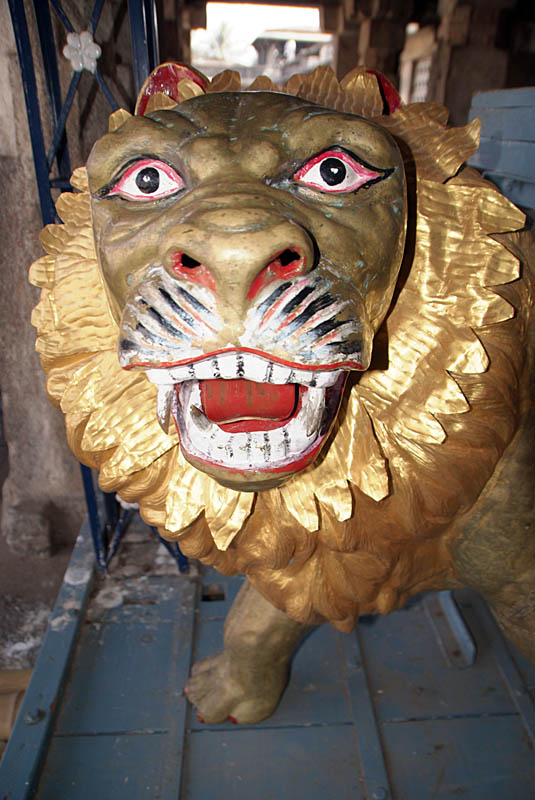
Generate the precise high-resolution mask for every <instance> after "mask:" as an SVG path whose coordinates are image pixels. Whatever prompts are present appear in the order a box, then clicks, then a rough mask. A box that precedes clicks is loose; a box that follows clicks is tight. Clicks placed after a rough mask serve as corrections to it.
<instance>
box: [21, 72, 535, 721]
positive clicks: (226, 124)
mask: <svg viewBox="0 0 535 800" xmlns="http://www.w3.org/2000/svg"><path fill="white" fill-rule="evenodd" d="M446 122H447V112H446V110H445V109H444V108H443V107H442V106H441V105H439V104H436V103H417V104H413V105H406V106H404V105H402V104H401V102H400V100H399V98H398V96H397V93H396V92H395V90H394V88H393V87H392V86H391V84H389V83H388V81H387V80H386V79H384V78H383V77H382V76H380V75H378V74H377V73H374V72H373V71H366V70H365V69H364V68H360V67H359V68H358V69H356V70H354V71H353V72H351V73H350V74H349V75H348V76H346V78H345V79H343V80H342V81H341V82H338V80H337V79H336V77H335V75H334V73H333V71H332V70H331V69H330V68H325V67H323V68H318V69H317V70H316V71H315V72H313V73H311V74H310V75H295V76H293V77H292V78H291V79H290V81H289V82H288V83H287V84H286V85H285V86H284V87H283V88H282V89H281V88H278V87H277V86H275V85H274V84H273V83H271V81H269V79H267V78H264V77H263V78H259V79H257V80H256V81H255V82H254V83H253V85H252V86H251V87H250V88H249V90H247V91H241V85H240V78H239V75H238V74H237V73H235V72H231V71H226V72H223V73H221V74H220V75H218V76H216V77H215V78H214V79H213V80H212V81H209V80H208V79H206V78H205V77H204V76H202V75H201V74H200V73H198V72H196V71H195V70H193V69H191V68H188V67H185V66H182V65H178V64H174V63H168V64H164V65H162V66H160V67H159V68H158V69H157V70H155V72H154V73H153V74H152V75H151V76H150V77H149V79H148V80H147V82H146V84H145V86H144V87H143V89H142V91H141V93H140V96H139V98H138V102H137V106H136V110H135V114H134V115H131V114H129V113H128V112H126V111H125V110H120V111H117V112H115V113H114V114H112V116H111V117H110V128H109V133H108V134H106V135H105V136H103V137H102V138H101V139H100V140H99V141H98V142H97V143H96V145H95V146H94V148H93V151H92V152H91V155H90V157H89V160H88V163H87V168H80V169H77V170H76V171H75V172H74V175H73V178H72V182H73V185H74V187H75V188H76V189H78V190H79V192H78V193H72V194H63V195H61V197H60V198H59V200H58V213H59V214H60V216H61V218H62V220H63V224H58V225H50V226H48V227H47V228H46V229H45V230H44V231H43V234H42V243H43V245H44V247H45V249H46V251H47V255H45V256H44V257H43V258H41V259H39V260H38V261H37V262H36V263H35V264H33V266H32V269H31V280H32V282H33V283H35V284H36V285H38V286H40V287H42V295H41V301H40V303H39V304H38V306H37V307H36V309H35V311H34V317H33V323H34V325H35V326H36V327H37V330H38V339H37V349H38V351H39V353H40V357H41V360H42V365H43V368H44V370H45V371H46V373H47V377H48V380H47V390H48V394H49V396H50V398H51V400H52V402H53V403H55V404H56V405H58V406H59V407H60V408H61V409H62V411H63V413H64V414H65V419H66V428H67V437H68V441H69V444H70V446H71V448H72V450H73V451H74V453H75V454H76V456H77V457H78V458H79V459H80V460H81V461H82V462H83V463H85V464H87V465H89V466H91V467H93V468H95V469H97V470H99V473H100V479H99V480H100V486H101V488H102V489H103V490H105V491H115V492H117V493H118V494H119V495H120V497H121V498H123V499H124V500H125V501H128V502H136V503H139V506H140V512H141V515H142V516H143V518H144V519H145V520H146V521H147V523H148V524H150V525H153V526H157V527H158V528H159V530H160V532H161V534H162V535H163V536H164V537H166V538H167V539H169V540H178V541H179V542H180V547H181V549H182V550H183V552H184V553H185V554H186V555H188V556H191V557H194V558H198V559H200V560H201V561H202V562H204V563H205V564H211V565H214V566H215V567H216V568H217V569H218V570H220V571H221V572H223V573H224V574H233V573H236V572H243V573H245V574H246V575H247V577H248V580H247V581H246V582H245V584H244V587H243V588H242V590H241V592H240V594H239V596H238V598H237V600H236V602H235V605H234V607H233V609H232V611H231V614H230V616H229V619H228V620H227V624H226V627H225V637H224V638H225V642H224V644H225V649H224V652H223V653H222V654H220V655H219V656H215V657H214V658H211V659H208V660H205V661H203V662H201V663H200V664H198V665H197V666H196V667H194V670H193V675H192V677H191V679H190V683H189V685H188V687H187V693H188V697H189V699H190V700H191V701H192V702H193V703H195V704H196V705H197V707H198V710H199V714H200V716H201V718H202V719H204V720H206V721H207V722H218V721H222V720H225V719H227V718H231V719H233V720H235V721H237V722H240V723H251V722H256V721H258V720H260V719H262V718H264V717H266V716H268V715H269V714H270V713H271V712H272V711H273V709H274V708H275V706H276V705H277V702H278V700H279V697H280V695H281V692H282V690H283V688H284V685H285V682H286V680H287V672H288V661H289V658H290V656H291V653H292V651H293V649H294V647H295V646H296V644H297V643H298V641H299V639H300V638H301V637H302V636H303V635H304V634H305V633H306V632H307V631H308V630H309V628H310V626H312V625H317V624H319V623H322V622H324V621H329V622H330V623H332V624H333V625H334V626H336V628H338V629H339V630H341V631H346V632H347V631H350V630H351V629H352V627H353V625H354V624H355V620H356V619H357V618H358V616H359V615H364V614H377V613H380V614H386V613H388V612H390V611H393V610H395V609H398V608H400V607H401V606H402V605H403V604H404V603H405V601H406V600H407V598H408V597H409V596H410V595H412V594H414V593H419V592H422V591H431V590H438V589H444V588H455V587H459V586H466V585H467V586H471V587H474V588H475V589H477V590H479V591H480V592H482V594H483V595H484V596H485V598H486V599H487V600H488V602H489V603H490V604H491V606H492V608H493V609H494V612H495V614H496V615H497V618H498V619H499V621H500V623H501V625H502V626H503V628H504V630H505V631H506V633H507V634H508V636H509V637H510V638H511V639H512V640H513V641H514V642H515V643H516V644H517V646H518V647H520V648H521V649H522V650H523V651H524V652H525V653H526V654H527V655H528V656H530V657H532V658H534V657H535V636H534V634H535V537H534V535H533V527H532V526H533V488H532V486H533V484H532V480H531V478H530V477H529V476H530V471H529V470H530V466H529V465H530V459H531V458H532V455H533V412H532V411H530V392H531V388H530V387H531V385H532V382H533V375H534V371H533V352H534V345H533V332H534V325H533V275H532V273H531V272H530V270H529V262H530V260H531V263H532V264H533V263H535V258H534V247H533V240H532V238H531V237H530V234H529V232H527V231H526V230H524V231H523V230H522V229H523V228H524V226H525V218H524V215H523V214H522V213H521V212H520V211H519V210H518V209H517V208H515V207H514V206H513V205H512V204H511V203H510V202H508V201H507V200H506V199H504V198H503V197H502V196H501V194H500V193H499V192H498V190H497V189H496V188H495V187H494V186H493V185H492V184H490V183H488V182H486V181H484V180H483V179H482V178H481V177H480V176H479V174H478V173H477V172H476V171H474V170H472V169H469V168H466V167H463V164H464V162H465V161H466V160H467V158H468V157H469V156H470V155H471V154H472V153H473V152H474V151H475V150H476V148H477V146H478V135H479V123H478V121H474V122H472V123H470V124H469V125H468V126H466V127H464V128H457V129H449V128H447V127H446ZM530 337H531V339H530Z"/></svg>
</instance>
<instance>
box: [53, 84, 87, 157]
mask: <svg viewBox="0 0 535 800" xmlns="http://www.w3.org/2000/svg"><path fill="white" fill-rule="evenodd" d="M81 75H82V73H81V71H80V72H74V73H73V75H72V78H71V82H70V84H69V90H68V92H67V96H66V98H65V102H64V103H63V107H62V109H61V113H60V115H59V118H58V125H57V128H56V130H55V131H54V138H53V139H52V144H51V145H50V150H49V151H48V155H47V164H48V171H49V172H50V170H51V169H52V164H53V163H54V158H55V157H56V151H57V149H58V146H59V143H60V140H61V137H62V136H63V133H64V131H65V123H66V122H67V117H68V116H69V111H70V110H71V106H72V103H73V100H74V95H75V94H76V89H77V88H78V84H79V82H80V77H81Z"/></svg>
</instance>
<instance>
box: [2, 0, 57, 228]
mask: <svg viewBox="0 0 535 800" xmlns="http://www.w3.org/2000/svg"><path fill="white" fill-rule="evenodd" d="M9 10H10V12H11V21H12V23H13V32H14V34H15V42H16V45H17V53H18V57H19V64H20V72H21V77H22V86H23V89H24V99H25V101H26V114H27V116H28V127H29V129H30V140H31V144H32V153H33V163H34V167H35V177H36V179H37V190H38V193H39V204H40V206H41V216H42V218H43V224H44V225H48V224H50V223H52V222H54V221H55V219H56V209H55V207H54V203H53V201H52V196H51V194H50V186H49V183H48V173H49V170H48V168H47V158H46V151H45V142H44V139H43V131H42V127H41V114H40V112H39V100H38V97H37V85H36V82H35V72H34V68H33V59H32V50H31V45H30V37H29V35H28V26H27V24H26V15H25V13H24V4H23V3H21V2H20V1H19V0H9ZM58 141H59V140H58Z"/></svg>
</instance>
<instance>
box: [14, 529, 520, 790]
mask: <svg viewBox="0 0 535 800" xmlns="http://www.w3.org/2000/svg"><path fill="white" fill-rule="evenodd" d="M149 536H150V534H149V533H148V531H143V530H142V529H141V528H140V527H139V526H138V527H137V528H135V527H134V530H133V531H132V532H131V533H129V534H128V535H127V541H126V543H125V545H124V546H123V548H122V550H121V555H120V558H119V559H118V561H117V564H116V566H115V567H114V570H113V571H112V574H111V575H110V576H108V577H107V578H100V577H97V578H96V581H95V587H94V590H93V594H92V597H91V599H90V602H89V607H88V610H87V612H86V614H85V618H84V622H83V625H82V626H81V632H80V636H79V639H78V643H77V647H76V650H75V653H74V658H73V661H72V665H71V666H70V671H69V678H68V681H67V684H66V687H65V692H64V694H63V697H62V700H61V703H60V707H59V710H58V714H57V717H56V718H55V721H54V727H53V731H52V736H51V738H50V741H49V743H48V745H47V747H46V750H45V752H44V754H43V755H44V758H43V759H42V763H41V766H40V770H41V775H40V780H39V782H38V788H37V790H36V791H35V792H33V793H32V794H30V795H28V796H29V797H30V796H33V797H36V798H38V800H126V798H128V800H142V799H143V800H179V798H180V800H219V798H226V797H231V798H233V800H246V799H247V800H250V798H251V797H255V798H258V800H267V799H268V798H269V799H270V800H271V798H283V800H284V798H307V800H319V799H320V798H322V800H325V798H327V800H330V798H333V800H334V798H336V799H337V800H338V799H339V798H341V799H345V798H348V799H349V798H352V800H360V798H363V799H364V798H370V800H371V798H374V799H375V800H387V798H390V797H392V798H394V799H395V800H420V798H421V799H422V800H430V798H433V799H435V798H437V799H441V798H452V797H462V798H468V799H469V800H476V799H477V800H483V799H484V800H504V799H505V798H507V800H531V799H532V798H533V796H534V794H533V786H534V783H535V757H534V751H533V740H532V739H531V738H530V735H529V733H528V730H527V727H526V723H527V725H528V727H529V725H530V724H531V725H533V720H534V718H535V717H534V715H533V694H534V689H535V668H534V667H533V666H530V665H529V664H528V663H527V662H526V661H525V660H524V659H523V658H522V657H521V656H519V655H518V654H517V653H515V654H511V652H510V651H509V649H508V648H506V647H505V645H504V642H503V640H502V639H501V637H500V636H499V634H498V633H497V630H496V628H495V626H494V625H493V623H492V622H491V623H489V619H488V618H487V617H486V616H485V612H484V609H482V608H481V606H480V601H479V599H478V598H477V597H476V596H475V595H472V594H471V593H469V592H462V593H459V594H458V601H459V604H460V605H461V607H462V611H463V615H464V617H465V619H466V621H467V623H468V625H469V627H470V629H471V630H472V633H473V635H474V636H475V638H476V641H477V649H478V655H477V659H476V663H475V665H474V666H472V667H470V668H467V669H458V668H455V667H452V665H451V659H448V658H447V654H445V651H444V642H443V641H441V640H440V639H437V636H436V626H435V625H434V624H433V619H432V614H433V613H440V612H436V610H435V611H430V607H429V606H428V605H426V600H425V599H423V598H422V599H418V600H416V601H413V602H412V603H411V604H410V605H409V606H408V607H407V608H406V609H404V610H402V611H399V612H396V613H395V614H392V615H390V616H389V617H385V618H379V619H375V620H373V621H370V620H367V621H366V622H365V623H364V624H361V625H360V626H359V631H358V634H351V635H347V636H345V635H342V634H339V633H337V632H336V631H335V630H334V629H332V628H330V627H328V626H324V627H323V628H320V629H318V630H317V631H315V632H314V633H313V634H312V635H310V636H309V637H308V638H307V640H306V641H305V642H304V643H303V645H302V646H301V647H300V649H299V651H298V652H297V654H296V656H295V658H294V662H293V666H292V675H291V679H290V683H289V686H288V689H287V691H286V694H285V696H284V698H283V700H282V702H281V704H280V706H279V708H278V709H277V711H276V712H275V714H274V715H273V716H272V717H271V718H270V719H269V720H267V721H265V722H263V723H261V724H259V725H254V726H243V727H242V726H235V725H232V724H230V723H226V724H224V725H221V726H209V725H203V724H201V723H199V722H198V721H197V719H196V716H195V713H192V711H191V709H190V708H189V706H188V704H187V703H186V700H185V698H184V696H183V691H182V690H183V686H184V684H185V683H186V680H187V676H188V673H189V669H190V665H191V662H192V660H196V659H198V658H202V657H204V656H205V655H209V654H212V653H214V652H217V651H218V650H219V649H220V646H221V639H222V628H223V620H224V617H225V615H226V613H227V611H228V608H229V607H230V604H231V602H232V599H233V597H234V596H235V594H236V593H237V591H238V589H239V585H240V582H241V579H240V578H234V579H226V578H223V577H221V576H219V575H218V574H217V573H215V572H213V571H211V570H207V571H205V572H204V573H203V574H198V573H196V572H195V571H193V574H192V576H190V577H184V576H179V575H178V573H177V571H176V568H175V567H174V565H173V564H172V563H169V562H168V561H167V556H166V554H164V553H163V552H162V549H157V547H156V545H153V544H152V542H151V541H150V539H149ZM203 598H204V599H203ZM504 654H505V656H504ZM504 659H505V660H504ZM36 680H37V681H38V676H36ZM515 681H516V683H515ZM511 687H512V688H511ZM23 711H24V708H23ZM520 712H522V713H523V714H524V718H525V722H524V721H523V719H522V716H521V713H520ZM6 755H7V756H9V758H7V760H6V759H4V761H5V762H6V763H3V764H2V770H3V772H2V773H0V778H1V775H2V774H3V775H4V776H6V775H7V776H8V775H9V770H10V759H13V758H14V754H13V751H12V752H11V754H10V753H8V752H7V751H6ZM6 785H7V783H6ZM2 788H3V787H2V784H1V780H0V789H2ZM0 797H2V798H4V797H5V798H6V799H7V800H23V795H22V794H20V795H18V796H17V795H16V794H12V793H7V794H2V792H1V791H0ZM24 797H26V795H24Z"/></svg>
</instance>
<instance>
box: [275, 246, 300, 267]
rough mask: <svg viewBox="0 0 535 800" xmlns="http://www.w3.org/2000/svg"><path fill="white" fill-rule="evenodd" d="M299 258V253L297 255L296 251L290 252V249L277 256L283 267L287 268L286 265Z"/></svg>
mask: <svg viewBox="0 0 535 800" xmlns="http://www.w3.org/2000/svg"><path fill="white" fill-rule="evenodd" d="M300 258H301V253H299V252H298V251H297V250H291V249H290V248H287V249H286V250H283V251H282V253H281V254H280V255H279V256H278V259H279V261H280V263H281V265H282V266H283V267H287V266H288V264H292V263H293V262H294V261H299V260H300Z"/></svg>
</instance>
